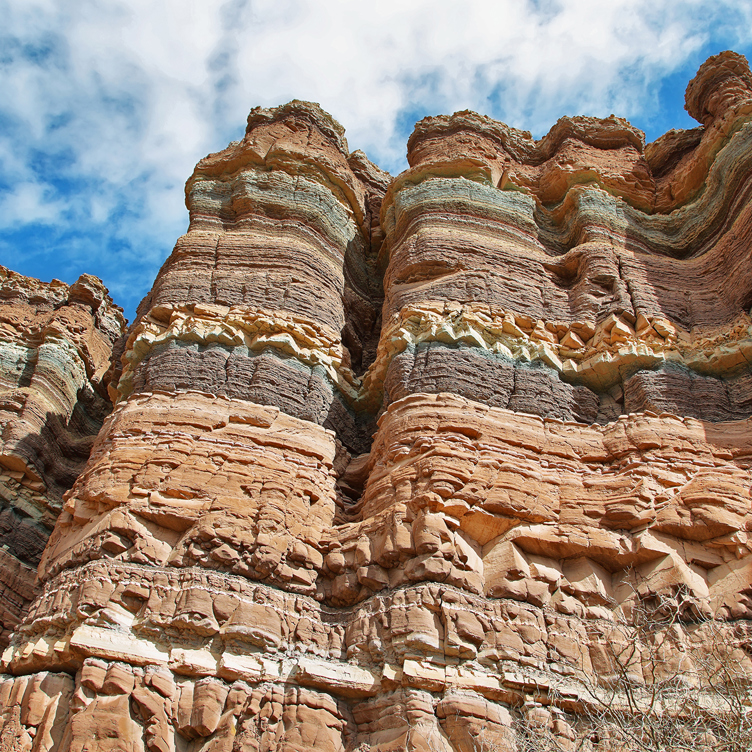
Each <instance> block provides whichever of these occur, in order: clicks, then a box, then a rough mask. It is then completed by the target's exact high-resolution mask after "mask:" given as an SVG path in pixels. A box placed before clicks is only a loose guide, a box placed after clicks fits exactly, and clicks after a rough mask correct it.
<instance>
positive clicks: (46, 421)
mask: <svg viewBox="0 0 752 752" xmlns="http://www.w3.org/2000/svg"><path fill="white" fill-rule="evenodd" d="M124 324H125V321H124V319H123V317H122V313H121V312H120V310H119V309H118V308H116V307H115V306H113V304H112V301H111V300H110V299H109V297H108V296H107V291H106V290H105V288H104V287H103V285H102V283H101V282H100V281H99V280H98V279H96V278H94V277H90V276H88V275H84V276H82V277H81V278H80V279H79V280H78V281H77V282H76V283H75V284H73V285H72V286H70V287H69V286H68V285H66V284H63V283H62V282H59V281H57V280H55V281H53V282H52V283H50V284H43V283H41V282H38V281H37V280H34V279H29V278H28V277H23V276H21V275H19V274H15V273H14V272H11V271H8V270H7V269H5V268H3V267H0V546H1V548H0V625H1V627H0V629H1V631H0V640H2V642H3V643H4V644H7V639H8V636H9V633H10V631H11V630H12V629H13V628H14V627H15V626H16V623H17V621H18V618H19V616H20V615H21V614H22V613H23V611H24V609H25V608H26V607H27V606H28V604H29V602H30V601H31V600H32V598H33V596H34V593H35V592H36V590H35V579H36V572H35V570H36V567H37V565H38V564H39V559H40V556H41V554H42V550H43V548H44V545H45V543H46V542H47V539H48V538H49V535H50V533H51V531H52V528H53V526H54V524H55V520H56V519H57V516H58V514H59V513H60V510H61V508H62V505H63V494H64V493H65V491H67V490H68V489H70V488H71V486H72V485H73V483H74V481H75V480H76V478H77V477H78V476H79V475H80V474H81V471H82V470H83V468H84V465H85V464H86V460H87V459H88V457H89V452H90V451H91V447H92V444H93V442H94V438H95V436H96V434H97V432H98V431H99V429H100V428H101V426H102V421H103V420H104V418H105V416H106V415H107V413H108V412H109V411H110V409H111V405H110V401H109V399H108V398H107V391H106V373H107V371H108V369H109V366H110V356H111V352H112V346H113V343H114V341H115V340H116V339H117V338H118V337H119V336H120V335H121V334H122V332H123V327H124Z"/></svg>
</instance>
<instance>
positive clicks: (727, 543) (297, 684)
mask: <svg viewBox="0 0 752 752" xmlns="http://www.w3.org/2000/svg"><path fill="white" fill-rule="evenodd" d="M687 107H688V109H689V111H690V113H691V114H692V115H693V116H694V117H696V118H697V119H698V120H699V121H700V122H701V123H702V125H701V126H700V127H699V128H697V129H694V130H693V131H682V132H676V131H673V132H671V133H669V134H666V136H664V137H662V138H661V139H659V140H658V141H657V142H655V143H653V144H649V145H647V146H645V145H644V143H643V136H642V134H641V133H640V132H639V131H637V130H636V129H634V128H632V126H630V125H629V124H628V123H627V122H625V121H623V120H620V119H618V118H609V119H606V120H596V119H593V118H564V119H562V120H561V121H559V122H558V123H557V124H556V125H555V126H554V128H553V129H552V130H551V132H550V133H549V134H548V135H547V136H545V137H544V138H543V139H541V141H538V142H536V141H533V140H532V139H531V138H530V136H529V134H526V133H522V132H519V131H516V130H514V129H512V128H509V127H508V126H506V125H504V124H502V123H498V122H495V121H492V120H490V119H489V118H485V117H482V116H479V115H476V114H475V113H467V112H465V113H455V115H453V116H451V117H438V118H428V119H425V120H423V121H421V123H419V124H418V125H417V126H416V130H415V132H414V133H413V135H412V137H411V138H410V140H409V142H408V161H409V164H410V168H409V169H408V170H407V171H406V172H404V173H403V174H402V175H400V176H398V177H396V178H391V177H390V176H388V175H386V174H385V173H383V172H381V171H380V170H379V169H378V168H376V167H375V166H374V165H372V164H371V163H370V162H368V160H367V159H366V158H365V156H364V155H362V154H361V153H358V152H355V153H349V151H348V148H347V143H346V141H345V139H344V135H343V130H342V128H341V127H340V126H339V125H338V124H337V123H336V122H335V121H333V120H332V119H331V118H330V117H329V116H328V115H326V113H324V112H322V111H321V110H320V109H319V108H318V107H317V106H316V105H311V104H307V103H302V102H292V103H290V104H288V105H285V106H283V107H280V108H277V109H275V110H262V109H257V110H254V111H253V112H252V113H251V115H250V116H249V119H248V128H247V131H246V135H245V137H244V139H243V140H242V141H240V142H237V143H233V144H231V145H230V146H229V147H228V148H227V149H226V150H224V151H223V152H219V153H217V154H213V155H210V156H209V157H207V158H206V159H204V160H202V161H201V162H199V164H198V165H197V167H196V170H195V172H194V174H193V176H192V177H191V178H190V179H189V181H188V184H187V187H186V200H187V205H188V208H189V211H190V216H191V224H190V228H189V230H188V232H187V234H186V235H185V236H183V237H182V238H181V239H180V240H179V241H178V243H177V245H176V247H175V250H174V252H173V254H172V256H171V257H170V258H169V259H168V260H167V261H166V262H165V265H164V266H163V268H162V270H161V271H160V273H159V275H158V277H157V280H156V283H155V285H154V288H153V289H152V291H151V293H150V294H149V295H148V296H147V298H146V299H145V300H144V302H143V303H142V305H141V307H140V308H139V312H138V317H137V320H136V322H135V323H134V324H133V326H132V327H131V328H130V330H129V332H128V334H127V336H126V337H124V338H123V339H122V340H121V341H120V342H119V343H118V344H117V345H116V347H115V352H116V358H115V360H114V363H113V367H112V369H111V370H110V372H109V373H108V374H107V376H106V378H105V379H104V380H102V378H103V375H104V371H105V370H106V368H100V367H99V366H97V367H96V368H93V369H92V368H89V369H88V370H86V373H87V375H88V376H89V377H90V378H91V376H92V373H93V374H95V376H94V378H93V383H94V384H95V385H96V387H97V389H99V391H100V392H101V387H102V385H104V384H105V383H108V384H109V395H110V397H111V398H112V400H113V402H114V403H115V407H114V410H113V411H112V413H111V414H110V415H109V416H107V417H106V418H104V415H103V416H102V417H103V418H104V423H103V425H102V428H101V431H99V434H98V437H97V439H96V442H95V444H94V447H93V449H92V450H91V455H90V457H89V460H88V464H87V465H86V467H85V468H81V467H77V468H76V471H75V473H74V474H73V476H66V477H70V481H71V482H72V481H73V480H74V478H75V483H73V485H72V488H71V489H70V490H69V491H68V492H67V493H66V494H65V499H64V503H63V506H62V511H61V512H60V515H59V517H58V519H57V523H56V525H55V529H54V532H53V533H52V535H51V537H50V539H49V542H48V543H47V547H46V549H45V551H44V554H43V555H42V558H41V563H40V566H39V579H40V592H39V594H38V596H37V597H36V598H35V599H34V600H33V603H31V605H30V606H29V607H28V608H27V609H26V610H25V615H24V618H23V620H22V622H21V623H20V624H19V625H18V627H17V629H16V631H15V633H14V634H13V636H12V639H11V640H10V645H9V647H8V648H7V649H6V651H5V653H4V655H3V664H4V668H5V670H6V672H7V676H6V677H4V679H3V681H2V683H0V703H1V704H2V707H3V708H4V710H3V712H2V724H3V726H2V731H0V743H2V740H3V739H6V738H15V739H17V740H19V741H18V742H17V743H18V744H19V745H21V746H19V747H18V748H19V749H33V750H61V751H62V750H85V749H93V748H96V749H97V750H116V749H117V750H126V749H127V750H149V751H150V752H154V751H158V752H178V751H180V752H182V751H183V750H191V752H199V750H201V751H202V752H209V751H210V750H211V751H212V752H219V750H222V751H226V752H231V751H232V750H238V751H239V750H286V751H290V752H291V751H292V750H296V751H300V752H303V751H304V750H314V749H315V750H338V751H339V750H342V751H345V750H347V751H348V752H349V751H350V750H353V751H354V750H359V751H360V750H366V749H370V750H379V751H380V752H388V751H390V750H401V749H416V750H446V751H447V752H450V751H451V750H457V751H460V750H461V751H462V752H466V751H469V750H474V749H480V748H497V749H510V750H511V749H515V746H514V745H515V738H514V734H515V731H514V719H515V718H520V717H524V716H525V715H526V714H527V713H529V712H533V711H535V712H539V711H540V709H541V706H544V707H545V708H546V710H545V714H546V718H547V719H548V720H547V723H548V724H549V727H550V729H551V731H552V733H554V734H556V735H557V736H558V738H559V739H560V741H561V743H562V744H565V743H567V740H571V738H572V737H573V734H572V728H571V723H572V722H573V719H574V718H576V716H577V713H579V712H581V711H582V709H583V706H584V705H585V704H587V702H588V691H589V690H588V689H586V687H590V688H592V687H598V686H608V682H609V680H610V677H609V671H610V670H611V668H610V666H609V662H608V650H607V646H608V645H609V644H613V643H614V642H616V641H618V640H620V639H624V632H623V625H624V623H625V621H626V622H627V623H628V622H629V619H630V618H631V616H632V615H633V614H634V613H635V612H636V610H638V609H639V608H640V606H641V604H649V603H653V602H656V601H661V602H667V600H668V601H670V600H671V599H672V598H673V599H674V603H675V604H676V607H677V609H678V621H677V622H676V624H675V625H674V627H673V629H674V642H675V644H676V645H677V650H679V649H681V650H684V651H685V653H686V654H687V655H691V651H689V652H687V650H685V649H686V648H690V647H693V646H702V645H703V644H704V643H703V641H704V640H707V639H709V638H708V633H707V628H706V625H705V624H704V623H703V621H702V617H703V616H707V615H711V614H712V615H716V616H717V617H719V618H720V619H722V620H724V621H725V623H726V624H727V625H728V629H727V633H726V634H727V638H728V640H729V642H730V643H731V644H739V645H742V646H744V645H747V644H748V642H749V633H750V625H752V541H750V539H749V533H750V532H751V531H752V496H751V487H752V483H751V476H750V470H751V469H752V417H751V416H752V373H751V372H750V363H752V321H751V320H750V306H751V305H752V276H751V272H750V269H752V265H751V264H750V248H752V243H751V242H750V235H751V233H752V218H751V217H750V213H749V201H748V195H749V191H750V190H752V188H751V186H752V177H750V175H752V171H751V170H750V167H751V166H752V76H750V73H749V69H748V68H747V66H746V61H745V60H744V59H743V58H742V57H741V56H738V55H735V54H734V53H723V54H722V55H719V56H716V57H715V58H711V59H710V60H709V61H707V62H706V63H705V64H704V65H703V66H702V68H701V69H700V71H699V72H698V75H697V77H696V78H695V79H694V80H693V81H692V82H690V85H689V87H688V89H687ZM77 284H78V283H77ZM74 287H76V286H74ZM71 291H73V288H71ZM59 310H62V309H59ZM91 310H92V311H94V312H96V311H97V310H99V309H97V308H93V307H91ZM96 315H98V314H96ZM97 321H99V320H97ZM97 325H98V326H99V329H96V328H95V330H96V331H100V329H102V325H101V323H98V324H97ZM95 330H92V331H95ZM77 331H78V330H77ZM80 331H88V330H85V327H84V329H81V330H80ZM107 331H113V332H114V331H115V329H112V328H111V329H108V330H107ZM91 336H93V335H91ZM85 339H86V338H85V337H84V338H83V339H81V338H79V339H76V340H75V341H72V342H73V344H72V345H71V346H72V347H73V346H76V347H79V349H81V348H83V345H82V344H81V343H82V342H84V340H85ZM112 340H114V337H111V338H110V339H109V340H108V342H110V343H111V342H112ZM87 341H88V340H87ZM87 347H89V350H91V351H93V347H94V346H93V345H87ZM105 349H106V348H105ZM87 352H88V351H87ZM97 352H98V351H97ZM103 352H104V351H103ZM105 359H106V358H105ZM87 362H88V361H87ZM92 362H94V361H92ZM97 363H99V361H97ZM54 371H55V369H54V368H53V369H51V370H50V372H51V373H52V372H54ZM62 371H63V369H62V368H58V371H57V372H56V373H57V377H58V378H60V373H62ZM90 371H91V373H90ZM50 378H51V377H50ZM32 429H33V430H32ZM32 429H30V431H29V433H30V435H35V436H37V437H42V438H44V435H43V434H42V432H41V431H40V429H39V427H38V426H36V427H32ZM34 431H36V433H34ZM37 441H40V440H39V439H37ZM42 445H44V441H42V443H41V444H40V446H42ZM16 454H17V455H18V454H19V452H18V451H17V452H16ZM24 456H25V455H24ZM15 461H16V460H13V461H11V462H10V463H5V460H3V462H4V464H7V466H8V467H11V466H12V462H15ZM24 467H29V464H28V463H27V464H26V465H24ZM24 477H25V476H24ZM45 477H46V476H45ZM55 477H57V476H55ZM30 478H31V480H30V481H27V482H26V485H25V486H24V487H28V488H31V490H32V491H35V492H40V489H41V486H40V488H39V489H37V488H36V487H34V486H33V484H34V483H41V482H42V480H41V478H42V475H41V474H39V475H38V479H37V477H36V476H30ZM20 480H21V479H19V482H20ZM44 482H45V483H49V481H46V480H45V481H44ZM30 484H31V485H30ZM69 485H70V483H69ZM62 487H63V486H62V485H61V488H62ZM55 488H57V486H56V487H55ZM0 564H2V566H3V570H2V571H3V573H4V576H5V577H6V579H8V580H9V581H10V580H11V579H12V578H13V577H16V578H19V577H21V575H19V574H18V573H16V570H14V569H13V567H12V566H11V564H10V563H8V564H4V563H3V560H0ZM27 579H28V577H27ZM31 597H32V594H31V593H30V594H29V595H28V596H27V598H26V600H27V601H28V600H29V599H30V598H31ZM22 610H23V609H22ZM19 613H20V611H19ZM683 654H684V653H683ZM742 655H743V654H742ZM687 660H689V659H687ZM745 660H746V661H748V659H747V658H744V659H743V661H745ZM742 666H746V664H745V663H743V662H742ZM643 679H644V681H646V682H649V681H650V680H651V677H650V676H647V675H646V676H644V677H643ZM536 708H537V709H538V710H535V709H536ZM539 714H540V713H539ZM479 745H486V747H481V746H479Z"/></svg>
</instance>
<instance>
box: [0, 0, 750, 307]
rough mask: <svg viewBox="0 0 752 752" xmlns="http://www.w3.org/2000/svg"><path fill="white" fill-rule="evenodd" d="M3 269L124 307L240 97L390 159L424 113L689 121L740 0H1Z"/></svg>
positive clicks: (180, 214) (237, 128) (536, 125)
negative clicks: (295, 112)
mask: <svg viewBox="0 0 752 752" xmlns="http://www.w3.org/2000/svg"><path fill="white" fill-rule="evenodd" d="M0 18H2V19H3V24H2V29H0V67H1V69H0V264H2V265H4V266H7V267H10V268H11V269H13V270H15V271H18V272H21V273H22V274H27V275H30V276H34V277H38V278H40V279H42V280H44V281H49V280H51V279H53V278H57V279H61V280H63V281H64V282H68V283H71V282H73V281H75V279H76V278H77V277H78V276H79V275H80V274H82V273H84V272H86V273H90V274H96V275H97V276H99V277H101V278H102V279H103V280H104V282H105V284H106V285H107V287H108V288H109V290H110V293H111V295H112V297H113V298H114V300H115V302H116V303H118V304H119V305H121V306H123V307H124V309H125V314H126V316H127V317H128V318H129V319H131V320H132V319H133V316H134V311H135V308H136V306H137V304H138V302H139V301H140V300H141V298H142V297H143V296H144V295H145V294H146V292H147V291H148V289H149V288H150V287H151V284H152V282H153V280H154V277H155V275H156V273H157V271H158V270H159V267H160V265H161V264H162V262H163V261H164V259H165V258H167V256H168V255H169V253H170V251H171V250H172V246H173V245H174V243H175V240H176V239H177V238H178V237H179V236H180V235H181V234H182V233H184V232H185V231H186V229H187V225H188V213H187V211H186V209H185V201H184V191H183V188H184V183H185V180H186V179H187V178H188V176H189V175H190V174H191V172H192V170H193V166H194V165H195V163H196V162H197V161H198V160H199V159H201V158H202V157H203V156H204V155H206V154H208V153H209V152H213V151H218V150H220V149H222V148H224V147H225V146H226V145H227V143H228V142H229V141H232V140H235V139H239V138H242V136H243V133H244V130H245V121H246V117H247V115H248V112H249V110H250V109H251V108H252V107H255V106H257V105H262V106H275V105H279V104H283V103H285V102H288V101H289V100H291V99H305V100H309V101H314V102H319V103H320V104H321V106H322V107H323V108H324V109H325V110H327V111H328V112H330V113H331V114H332V115H333V116H334V117H335V118H336V119H337V120H339V122H340V123H342V125H343V126H344V127H345V128H346V130H347V134H346V135H347V139H348V143H349V146H350V149H353V150H354V149H363V150H364V151H365V152H366V154H368V156H369V157H370V158H371V159H372V160H373V161H374V162H376V163H377V164H378V165H379V166H380V167H382V168H383V169H386V170H389V171H390V172H392V173H393V174H396V173H398V172H400V171H401V170H403V169H405V167H406V161H405V145H406V142H407V138H408V136H409V135H410V133H411V132H412V129H413V125H414V124H415V122H416V121H417V120H419V119H420V118H422V117H424V116H426V115H437V114H442V113H447V114H448V113H452V112H455V111H457V110H463V109H472V110H475V111H477V112H481V113H483V114H486V115H490V116H492V117H494V118H497V119H499V120H503V121H504V122H506V123H509V124H510V125H513V126H516V127H518V128H522V129H524V130H529V131H531V132H532V133H533V135H534V136H535V137H536V138H540V137H541V136H542V135H544V134H545V133H546V132H547V131H548V130H549V129H550V128H551V126H552V125H553V124H554V123H555V122H556V120H557V119H558V118H559V117H561V116H562V115H578V114H579V115H593V116H599V117H606V116H608V115H610V114H612V113H613V114H616V115H619V116H621V117H625V118H627V119H628V120H630V121H631V122H632V123H633V124H634V125H636V126H637V127H638V128H641V129H642V130H644V131H645V133H646V137H647V140H648V141H652V140H654V139H656V138H657V137H658V136H660V135H661V134H662V133H664V132H666V131H667V130H669V129H671V128H691V127H694V126H695V125H696V123H694V121H692V120H691V118H690V117H689V116H688V115H687V113H686V112H685V111H684V89H685V87H686V84H687V82H688V81H689V80H690V79H691V78H692V77H693V76H694V74H695V73H696V71H697V68H698V67H699V65H700V64H701V63H702V62H703V61H704V60H705V59H706V58H707V57H708V56H710V55H712V54H715V53H717V52H719V51H721V50H724V49H734V50H736V51H737V52H740V53H742V54H745V55H746V56H747V57H752V3H750V2H749V0H714V2H712V3H708V2H707V0H702V1H701V2H700V1H698V0H670V1H667V0H558V1H557V0H430V1H429V0H368V1H367V2H366V1H365V0H359V1H358V0H0Z"/></svg>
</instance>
